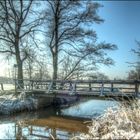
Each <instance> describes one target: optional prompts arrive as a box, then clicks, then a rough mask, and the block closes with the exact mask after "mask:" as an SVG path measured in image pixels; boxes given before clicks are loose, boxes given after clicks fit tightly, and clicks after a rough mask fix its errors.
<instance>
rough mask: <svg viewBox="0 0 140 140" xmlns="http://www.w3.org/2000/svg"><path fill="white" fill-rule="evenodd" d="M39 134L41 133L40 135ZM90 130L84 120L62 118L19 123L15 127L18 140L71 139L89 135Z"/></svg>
mask: <svg viewBox="0 0 140 140" xmlns="http://www.w3.org/2000/svg"><path fill="white" fill-rule="evenodd" d="M27 131H28V137H27ZM38 132H39V133H38ZM87 132H88V128H87V126H86V124H84V123H83V120H82V121H81V120H75V119H67V118H62V117H53V116H51V117H48V118H47V119H35V120H26V121H19V122H17V123H16V125H15V134H16V138H17V139H19V138H21V137H22V138H24V139H25V137H26V138H33V137H39V138H54V139H58V138H59V139H62V138H70V137H72V136H74V135H77V134H78V133H87Z"/></svg>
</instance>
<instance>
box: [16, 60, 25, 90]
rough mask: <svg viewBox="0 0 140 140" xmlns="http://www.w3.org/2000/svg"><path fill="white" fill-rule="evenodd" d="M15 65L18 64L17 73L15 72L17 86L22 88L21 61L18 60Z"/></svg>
mask: <svg viewBox="0 0 140 140" xmlns="http://www.w3.org/2000/svg"><path fill="white" fill-rule="evenodd" d="M17 65H18V74H17V79H18V80H17V82H18V85H17V88H18V89H20V88H24V84H23V68H22V67H23V63H22V61H21V60H20V61H19V62H17Z"/></svg>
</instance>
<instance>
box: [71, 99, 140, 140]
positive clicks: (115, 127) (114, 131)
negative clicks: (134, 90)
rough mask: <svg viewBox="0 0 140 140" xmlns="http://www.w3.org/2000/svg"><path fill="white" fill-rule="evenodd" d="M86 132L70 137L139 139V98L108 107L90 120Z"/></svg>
mask: <svg viewBox="0 0 140 140" xmlns="http://www.w3.org/2000/svg"><path fill="white" fill-rule="evenodd" d="M88 128H89V132H88V134H80V135H79V136H76V137H74V138H72V139H139V138H140V100H138V101H135V102H133V103H129V105H128V103H127V104H126V103H124V104H121V105H120V106H119V107H118V109H117V110H113V109H112V108H109V109H108V110H107V111H106V113H105V114H104V115H103V116H100V117H99V118H97V119H93V120H92V125H90V126H88Z"/></svg>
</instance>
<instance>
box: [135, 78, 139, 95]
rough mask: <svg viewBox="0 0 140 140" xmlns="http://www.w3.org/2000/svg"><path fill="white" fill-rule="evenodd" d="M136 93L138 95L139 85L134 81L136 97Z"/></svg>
mask: <svg viewBox="0 0 140 140" xmlns="http://www.w3.org/2000/svg"><path fill="white" fill-rule="evenodd" d="M138 93H139V84H138V81H137V80H136V81H135V96H138Z"/></svg>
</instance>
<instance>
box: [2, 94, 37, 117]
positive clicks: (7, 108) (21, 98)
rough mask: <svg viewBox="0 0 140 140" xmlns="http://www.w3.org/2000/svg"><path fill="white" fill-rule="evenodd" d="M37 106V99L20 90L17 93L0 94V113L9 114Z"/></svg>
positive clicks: (33, 108) (34, 108) (29, 109)
mask: <svg viewBox="0 0 140 140" xmlns="http://www.w3.org/2000/svg"><path fill="white" fill-rule="evenodd" d="M37 108H38V101H37V99H35V98H33V97H31V96H28V97H26V95H25V93H24V92H22V93H20V94H19V95H16V96H15V95H13V94H10V93H6V92H5V93H3V94H1V96H0V115H9V114H13V113H16V112H22V111H25V110H26V111H31V110H36V109H37Z"/></svg>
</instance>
